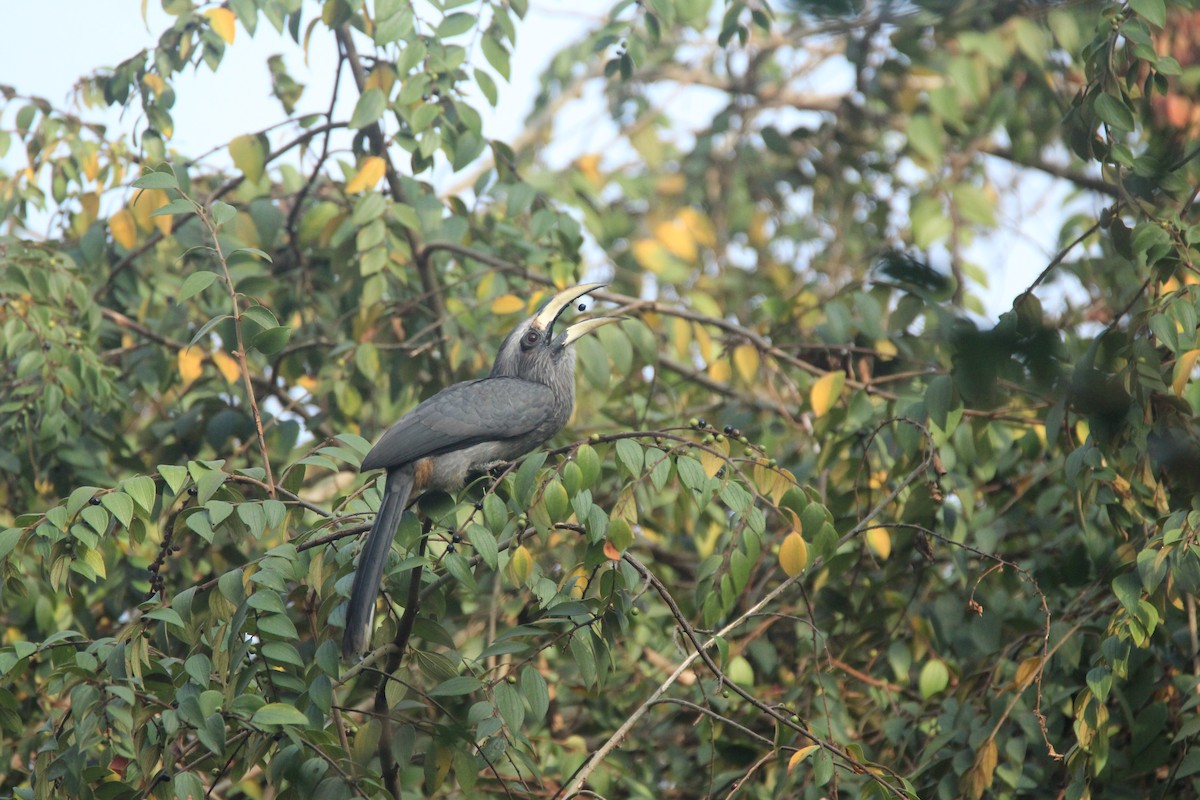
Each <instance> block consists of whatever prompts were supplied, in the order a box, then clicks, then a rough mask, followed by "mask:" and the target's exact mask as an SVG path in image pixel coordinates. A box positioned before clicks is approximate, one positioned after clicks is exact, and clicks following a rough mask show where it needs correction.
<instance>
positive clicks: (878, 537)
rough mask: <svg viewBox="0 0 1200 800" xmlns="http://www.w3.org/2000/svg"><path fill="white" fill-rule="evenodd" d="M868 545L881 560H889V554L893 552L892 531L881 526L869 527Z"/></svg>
mask: <svg viewBox="0 0 1200 800" xmlns="http://www.w3.org/2000/svg"><path fill="white" fill-rule="evenodd" d="M867 547H870V548H871V550H872V551H874V553H875V555H877V556H879V558H880V559H881V560H883V561H887V558H888V556H890V555H891V554H892V533H891V531H889V530H888V529H887V528H880V527H874V528H868V529H867Z"/></svg>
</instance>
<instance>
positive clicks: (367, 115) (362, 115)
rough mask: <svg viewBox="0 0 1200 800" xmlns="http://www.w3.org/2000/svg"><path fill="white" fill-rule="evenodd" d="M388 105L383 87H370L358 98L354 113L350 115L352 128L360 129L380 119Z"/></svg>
mask: <svg viewBox="0 0 1200 800" xmlns="http://www.w3.org/2000/svg"><path fill="white" fill-rule="evenodd" d="M386 107H387V97H386V96H384V94H383V90H382V89H368V90H367V91H365V92H363V93H362V96H361V97H359V98H358V102H357V103H356V104H355V105H354V113H353V114H351V115H350V129H351V130H360V129H362V128H365V127H367V126H368V125H371V124H373V123H375V122H377V121H378V120H379V118H380V117H382V116H383V110H384V109H385V108H386Z"/></svg>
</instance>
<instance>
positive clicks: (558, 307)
mask: <svg viewBox="0 0 1200 800" xmlns="http://www.w3.org/2000/svg"><path fill="white" fill-rule="evenodd" d="M602 286H604V284H603V283H581V284H580V285H578V286H572V287H571V288H569V289H563V290H562V291H561V292H559V293H558V294H556V295H554V297H551V298H550V299H549V300H547V301H546V304H545V305H544V306H542V308H541V310H540V311H538V312H537V313H536V314H534V315H533V323H532V327H534V328H537V329H538V330H540V331H544V332H546V333H547V334H548V337H549V336H551V335H553V333H554V323H556V322H558V318H559V317H560V316H562V313H563V312H564V311H566V310H567V306H569V305H571V304H572V303H574V302H575V301H576V300H578V299H579V298H581V297H583V296H584V295H585V294H587V293H588V292H593V291H595V290H596V289H599V288H601V287H602ZM588 321H589V322H590V321H591V320H588ZM577 324H582V323H577ZM572 327H574V326H572ZM589 330H590V329H589ZM586 332H587V331H584V333H586ZM580 335H582V334H580ZM575 338H579V337H578V336H576V337H575Z"/></svg>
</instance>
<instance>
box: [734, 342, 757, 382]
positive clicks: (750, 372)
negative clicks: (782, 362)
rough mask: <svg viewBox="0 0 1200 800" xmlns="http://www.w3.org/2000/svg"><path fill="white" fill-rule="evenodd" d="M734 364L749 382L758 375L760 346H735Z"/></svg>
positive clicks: (743, 378)
mask: <svg viewBox="0 0 1200 800" xmlns="http://www.w3.org/2000/svg"><path fill="white" fill-rule="evenodd" d="M733 365H734V366H735V367H737V371H738V374H739V375H741V376H742V380H744V381H746V382H747V383H749V382H751V381H753V380H754V379H755V378H756V377H758V365H759V357H758V348H757V347H755V346H754V345H752V344H739V345H738V346H737V347H735V348H733Z"/></svg>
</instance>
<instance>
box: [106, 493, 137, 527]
mask: <svg viewBox="0 0 1200 800" xmlns="http://www.w3.org/2000/svg"><path fill="white" fill-rule="evenodd" d="M100 502H101V503H102V504H103V505H104V507H105V508H107V509H108V510H109V511H110V512H112V515H113V516H114V517H116V518H117V520H118V521H119V522H120V523H121V525H122V527H125V528H128V527H129V523H130V522H132V521H133V499H132V498H131V497H130V496H129V495H127V494H125V493H124V492H109V493H108V494H106V495H104V496H103V497H101V498H100Z"/></svg>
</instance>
